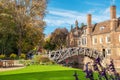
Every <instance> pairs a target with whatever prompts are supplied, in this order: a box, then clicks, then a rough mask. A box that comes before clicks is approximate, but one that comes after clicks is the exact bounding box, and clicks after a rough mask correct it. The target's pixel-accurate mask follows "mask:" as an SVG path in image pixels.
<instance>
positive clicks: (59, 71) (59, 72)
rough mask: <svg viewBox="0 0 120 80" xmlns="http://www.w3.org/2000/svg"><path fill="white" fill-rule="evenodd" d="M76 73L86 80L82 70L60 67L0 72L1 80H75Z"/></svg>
mask: <svg viewBox="0 0 120 80" xmlns="http://www.w3.org/2000/svg"><path fill="white" fill-rule="evenodd" d="M74 71H77V74H78V77H79V79H80V80H86V79H85V74H84V72H83V71H81V70H80V69H74V68H68V67H63V66H59V65H32V66H27V67H25V68H23V69H20V70H13V71H5V72H0V80H16V79H19V80H75V79H74V76H73V74H74Z"/></svg>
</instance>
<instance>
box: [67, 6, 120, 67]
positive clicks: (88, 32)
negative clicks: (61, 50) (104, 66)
mask: <svg viewBox="0 0 120 80" xmlns="http://www.w3.org/2000/svg"><path fill="white" fill-rule="evenodd" d="M75 24H76V27H75V28H71V31H70V33H69V34H68V37H67V41H68V43H67V45H68V47H88V48H91V49H96V50H98V51H101V52H103V53H105V56H106V61H107V60H108V61H109V60H110V59H114V63H115V66H116V67H120V18H117V17H116V6H111V7H110V20H107V21H103V22H100V23H96V24H92V15H91V14H88V15H87V25H84V26H82V27H80V28H79V27H78V22H77V21H76V22H75Z"/></svg>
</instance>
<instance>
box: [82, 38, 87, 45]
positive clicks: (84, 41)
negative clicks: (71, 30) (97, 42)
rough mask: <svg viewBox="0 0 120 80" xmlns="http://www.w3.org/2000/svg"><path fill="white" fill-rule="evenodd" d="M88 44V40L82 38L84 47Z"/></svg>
mask: <svg viewBox="0 0 120 80" xmlns="http://www.w3.org/2000/svg"><path fill="white" fill-rule="evenodd" d="M86 44H87V39H86V38H85V37H84V38H82V45H86Z"/></svg>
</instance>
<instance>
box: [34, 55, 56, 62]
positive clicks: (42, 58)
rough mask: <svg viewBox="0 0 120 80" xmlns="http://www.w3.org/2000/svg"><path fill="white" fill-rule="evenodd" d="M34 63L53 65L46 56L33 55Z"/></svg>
mask: <svg viewBox="0 0 120 80" xmlns="http://www.w3.org/2000/svg"><path fill="white" fill-rule="evenodd" d="M33 61H34V63H37V64H54V62H53V61H51V60H50V59H49V58H48V57H47V56H44V55H34V57H33Z"/></svg>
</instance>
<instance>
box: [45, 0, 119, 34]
mask: <svg viewBox="0 0 120 80" xmlns="http://www.w3.org/2000/svg"><path fill="white" fill-rule="evenodd" d="M113 4H114V5H116V7H117V17H120V0H48V5H47V11H48V13H47V14H46V16H45V19H44V20H45V21H46V28H45V31H44V33H45V34H50V33H51V32H53V31H54V30H55V29H56V28H59V27H61V28H63V27H66V28H67V29H68V30H70V28H71V27H70V26H71V25H73V26H74V22H75V20H78V22H79V25H80V24H81V23H82V22H83V23H85V24H86V15H87V14H88V13H90V14H92V23H93V24H94V23H98V22H101V21H105V20H108V19H110V6H111V5H113Z"/></svg>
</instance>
